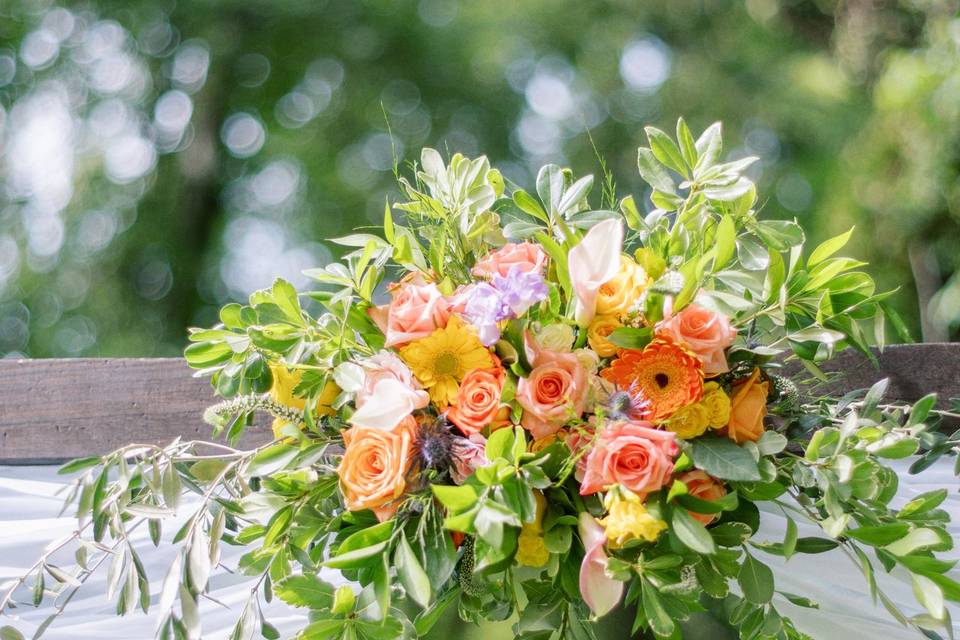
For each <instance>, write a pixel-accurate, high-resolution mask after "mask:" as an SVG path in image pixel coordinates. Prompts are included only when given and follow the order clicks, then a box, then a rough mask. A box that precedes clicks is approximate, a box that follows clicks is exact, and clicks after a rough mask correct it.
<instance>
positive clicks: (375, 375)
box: [356, 351, 430, 409]
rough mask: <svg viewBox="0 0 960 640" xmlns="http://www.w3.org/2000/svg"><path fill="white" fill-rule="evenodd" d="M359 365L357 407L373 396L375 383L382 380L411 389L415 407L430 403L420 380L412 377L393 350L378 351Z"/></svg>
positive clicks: (411, 373) (418, 407)
mask: <svg viewBox="0 0 960 640" xmlns="http://www.w3.org/2000/svg"><path fill="white" fill-rule="evenodd" d="M360 366H361V367H363V370H364V376H363V385H362V386H361V387H360V389H359V390H358V391H357V397H356V404H357V409H359V408H360V407H362V406H363V405H364V404H366V402H367V400H369V399H370V398H371V397H372V396H373V392H374V389H376V387H377V384H378V383H379V382H381V381H383V380H396V381H397V382H399V383H400V384H402V385H403V386H405V387H409V388H410V389H412V390H413V392H414V395H415V397H416V398H417V400H416V402H415V403H414V408H415V409H422V408H423V407H425V406H427V404H429V403H430V395H429V394H428V393H427V392H426V391H424V390H423V387H422V386H421V385H420V382H419V381H418V380H417V379H416V378H415V377H413V372H411V371H410V367H408V366H407V365H406V364H405V363H404V361H403V360H401V359H400V358H398V357H397V356H396V354H394V353H393V352H391V351H380V352H379V353H377V354H375V355H372V356H370V357H369V358H366V359H365V360H362V361H361V362H360Z"/></svg>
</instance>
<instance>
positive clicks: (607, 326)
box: [587, 316, 623, 358]
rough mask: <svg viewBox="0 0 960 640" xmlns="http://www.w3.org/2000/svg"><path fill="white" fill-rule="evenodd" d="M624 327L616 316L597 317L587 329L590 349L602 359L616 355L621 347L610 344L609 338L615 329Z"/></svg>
mask: <svg viewBox="0 0 960 640" xmlns="http://www.w3.org/2000/svg"><path fill="white" fill-rule="evenodd" d="M622 326H623V323H622V322H620V320H618V319H617V317H616V316H595V317H594V318H593V322H591V323H590V326H589V327H587V342H588V343H590V348H591V349H593V350H594V351H596V352H597V355H598V356H600V357H601V358H609V357H610V356H612V355H616V353H617V350H618V349H619V347H617V345H615V344H613V343H612V342H610V340H608V337H609V336H610V334H611V333H613V330H614V329H617V328H618V327H622Z"/></svg>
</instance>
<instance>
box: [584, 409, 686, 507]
mask: <svg viewBox="0 0 960 640" xmlns="http://www.w3.org/2000/svg"><path fill="white" fill-rule="evenodd" d="M652 427H653V425H652V424H651V423H649V422H642V421H641V422H627V421H618V422H609V423H607V424H606V425H604V427H603V428H602V429H601V430H600V435H599V437H598V438H597V442H596V444H595V445H594V447H593V450H592V451H590V454H589V455H588V456H587V464H586V470H585V472H584V474H583V483H582V484H581V485H580V494H581V495H589V494H591V493H597V492H598V491H602V490H603V489H604V487H607V486H609V485H611V484H621V485H623V486H624V487H626V488H627V489H629V490H630V491H633V492H634V493H636V494H637V495H638V496H639V497H640V500H643V499H644V498H646V496H647V494H648V493H651V492H653V491H656V490H658V489H659V488H660V487H662V486H664V485H665V484H666V483H667V482H668V481H669V480H670V476H671V475H672V474H673V462H674V458H676V456H677V453H678V451H679V448H678V447H677V443H676V439H675V437H674V435H673V434H672V433H670V432H669V431H658V430H657V429H654V428H652Z"/></svg>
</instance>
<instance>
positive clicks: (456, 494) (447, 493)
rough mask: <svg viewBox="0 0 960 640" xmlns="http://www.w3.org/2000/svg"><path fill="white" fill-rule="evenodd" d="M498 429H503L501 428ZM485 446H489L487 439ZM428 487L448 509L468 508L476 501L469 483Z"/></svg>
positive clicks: (475, 491) (473, 490) (474, 493)
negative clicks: (457, 485)
mask: <svg viewBox="0 0 960 640" xmlns="http://www.w3.org/2000/svg"><path fill="white" fill-rule="evenodd" d="M499 431H503V429H500V430H499ZM496 433H498V431H495V432H494V435H495V434H496ZM487 446H490V441H489V440H488V441H487ZM430 488H431V489H432V490H433V495H434V496H435V497H436V498H437V500H439V501H440V504H442V505H443V506H445V507H446V508H447V509H449V510H450V511H463V510H464V509H469V508H470V507H472V506H473V505H474V503H475V502H476V501H477V490H476V489H474V488H473V487H472V486H470V485H469V484H464V485H461V486H459V487H456V486H452V485H445V484H435V485H431V487H430Z"/></svg>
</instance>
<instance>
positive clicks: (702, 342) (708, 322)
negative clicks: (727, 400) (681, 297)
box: [657, 304, 737, 376]
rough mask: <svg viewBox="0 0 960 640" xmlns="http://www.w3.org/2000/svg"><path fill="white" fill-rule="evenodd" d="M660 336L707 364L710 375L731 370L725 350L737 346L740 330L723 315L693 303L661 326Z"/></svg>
mask: <svg viewBox="0 0 960 640" xmlns="http://www.w3.org/2000/svg"><path fill="white" fill-rule="evenodd" d="M657 335H658V336H666V337H669V338H670V339H672V340H673V341H675V342H679V343H681V344H683V345H684V346H686V347H687V348H688V349H689V350H690V351H692V352H693V353H694V354H696V356H697V357H698V358H700V360H701V361H702V362H703V373H704V374H705V375H708V376H712V375H717V374H719V373H725V372H726V371H727V370H728V367H727V357H726V355H725V354H724V351H725V350H726V348H727V347H729V346H730V345H731V344H733V341H734V339H736V337H737V330H736V329H734V328H733V327H732V326H730V320H728V319H727V317H726V316H725V315H723V314H722V313H718V312H716V311H711V310H710V309H707V308H705V307H701V306H700V305H698V304H691V305H690V306H688V307H686V308H685V309H684V310H683V311H681V312H680V313H678V314H677V315H675V316H673V317H671V318H668V319H666V320H663V321H661V322H659V323H658V324H657Z"/></svg>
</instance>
